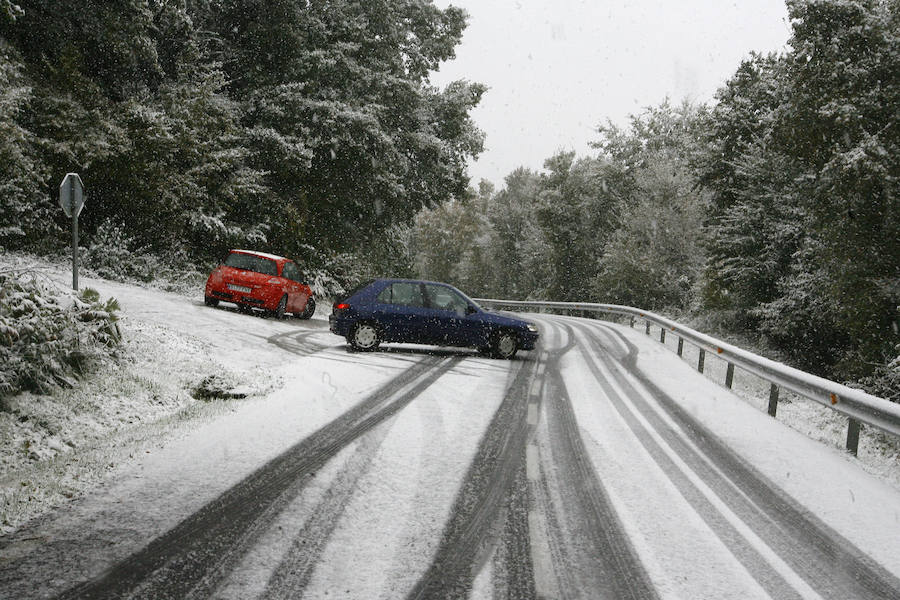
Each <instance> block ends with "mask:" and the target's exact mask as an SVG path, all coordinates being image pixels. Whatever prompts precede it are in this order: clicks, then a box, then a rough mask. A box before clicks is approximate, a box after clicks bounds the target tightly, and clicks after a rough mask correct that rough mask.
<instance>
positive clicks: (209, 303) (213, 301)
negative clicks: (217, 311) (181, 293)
mask: <svg viewBox="0 0 900 600" xmlns="http://www.w3.org/2000/svg"><path fill="white" fill-rule="evenodd" d="M203 303H204V304H206V305H207V306H218V305H219V301H218V300H216V299H215V298H213V297H212V296H205V297H204V298H203Z"/></svg>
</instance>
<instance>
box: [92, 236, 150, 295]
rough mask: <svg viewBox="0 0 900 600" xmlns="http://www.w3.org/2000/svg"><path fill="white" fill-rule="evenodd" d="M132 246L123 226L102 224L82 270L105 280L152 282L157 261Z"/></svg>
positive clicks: (131, 241)
mask: <svg viewBox="0 0 900 600" xmlns="http://www.w3.org/2000/svg"><path fill="white" fill-rule="evenodd" d="M133 245H134V241H133V240H132V239H131V238H130V237H129V236H128V234H127V233H126V232H125V228H124V227H123V226H121V225H119V224H117V223H114V222H112V221H104V222H103V223H102V224H101V225H100V227H98V228H97V233H96V234H94V236H93V239H92V240H91V243H90V245H89V246H88V248H87V252H86V253H85V257H84V266H85V267H86V268H88V269H90V270H92V271H93V272H95V273H96V274H97V275H99V276H100V277H103V278H105V279H112V280H115V281H131V280H137V281H143V282H147V281H151V280H152V279H153V276H154V272H155V270H156V269H155V268H154V266H155V265H153V264H152V263H155V262H156V259H155V258H154V257H151V256H149V255H147V254H145V253H141V252H135V251H133V250H132V247H133Z"/></svg>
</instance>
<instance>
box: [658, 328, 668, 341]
mask: <svg viewBox="0 0 900 600" xmlns="http://www.w3.org/2000/svg"><path fill="white" fill-rule="evenodd" d="M659 341H660V342H662V343H663V344H665V343H666V328H665V327H663V328H662V329H660V330H659Z"/></svg>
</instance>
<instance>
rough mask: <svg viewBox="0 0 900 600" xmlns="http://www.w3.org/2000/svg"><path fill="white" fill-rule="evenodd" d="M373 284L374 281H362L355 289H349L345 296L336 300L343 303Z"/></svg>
mask: <svg viewBox="0 0 900 600" xmlns="http://www.w3.org/2000/svg"><path fill="white" fill-rule="evenodd" d="M373 283H375V280H374V279H367V280H366V281H363V282H362V283H360V284H359V285H357V286H356V287H354V288H353V289H351V290H350V291H349V292H347V293H346V294H344V295H343V296H341V297H340V298H339V299H338V302H343V301H345V300H349V299H350V298H351V297H353V296H355V295H356V294H357V293H358V292H359V291H361V290H362V289H363V288H367V287H369V286H370V285H372V284H373Z"/></svg>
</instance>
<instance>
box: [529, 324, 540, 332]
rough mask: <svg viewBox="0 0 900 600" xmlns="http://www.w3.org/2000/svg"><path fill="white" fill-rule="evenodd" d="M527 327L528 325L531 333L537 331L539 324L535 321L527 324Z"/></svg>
mask: <svg viewBox="0 0 900 600" xmlns="http://www.w3.org/2000/svg"><path fill="white" fill-rule="evenodd" d="M527 327H528V331H530V332H531V333H537V330H538V328H537V325H535V324H534V323H529V324H528V325H527Z"/></svg>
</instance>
